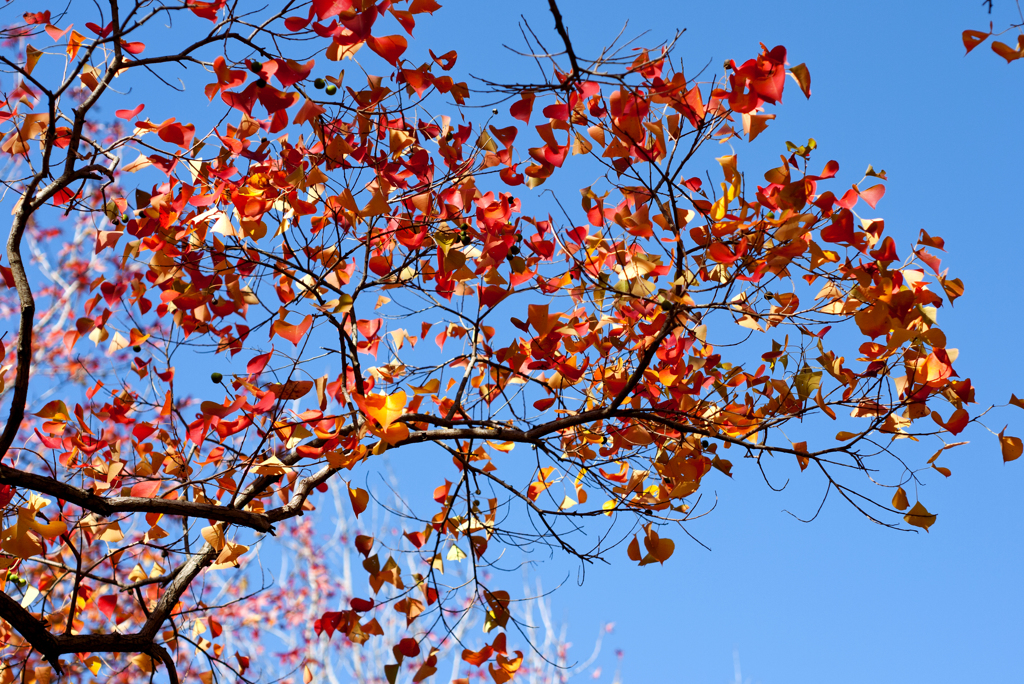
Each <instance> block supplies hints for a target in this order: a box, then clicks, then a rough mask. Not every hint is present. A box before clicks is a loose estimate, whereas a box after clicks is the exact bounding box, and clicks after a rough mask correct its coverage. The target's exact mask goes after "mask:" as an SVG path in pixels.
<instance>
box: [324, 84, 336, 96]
mask: <svg viewBox="0 0 1024 684" xmlns="http://www.w3.org/2000/svg"><path fill="white" fill-rule="evenodd" d="M324 92H325V93H327V94H328V95H333V94H334V93H336V92H338V86H336V85H334V84H333V83H331V84H330V85H329V86H327V88H326V89H325V90H324Z"/></svg>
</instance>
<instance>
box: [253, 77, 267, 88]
mask: <svg viewBox="0 0 1024 684" xmlns="http://www.w3.org/2000/svg"><path fill="white" fill-rule="evenodd" d="M256 87H257V88H266V87H267V82H266V81H264V80H263V79H262V78H261V79H260V80H258V81H256Z"/></svg>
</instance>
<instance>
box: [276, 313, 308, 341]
mask: <svg viewBox="0 0 1024 684" xmlns="http://www.w3.org/2000/svg"><path fill="white" fill-rule="evenodd" d="M311 325H313V316H312V315H307V316H306V317H305V318H303V319H302V322H301V323H299V324H298V325H290V324H288V323H286V322H285V321H284V319H281V320H279V321H274V324H273V325H271V326H270V333H271V335H273V334H277V335H278V336H280V337H283V338H284V339H286V340H288V341H289V342H291V343H292V344H294V345H295V346H296V347H297V346H299V340H301V339H302V336H303V335H305V334H306V331H307V330H309V327H310V326H311Z"/></svg>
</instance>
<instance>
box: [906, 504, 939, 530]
mask: <svg viewBox="0 0 1024 684" xmlns="http://www.w3.org/2000/svg"><path fill="white" fill-rule="evenodd" d="M937 517H938V516H937V515H935V514H934V513H929V512H928V509H927V508H925V507H924V506H922V505H921V502H920V501H918V502H917V503H916V504H914V507H913V508H911V509H910V512H909V513H907V514H906V515H905V516H903V519H904V520H906V521H907V524H908V525H913V526H914V527H920V528H922V529H924V531H925V532H927V531H928V528H929V527H931V526H932V525H934V524H935V519H936V518H937Z"/></svg>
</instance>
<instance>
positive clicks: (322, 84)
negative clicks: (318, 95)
mask: <svg viewBox="0 0 1024 684" xmlns="http://www.w3.org/2000/svg"><path fill="white" fill-rule="evenodd" d="M326 85H327V81H325V80H324V79H322V78H318V79H316V80H315V81H313V87H314V88H316V89H317V90H323V89H324V87H325V86H326Z"/></svg>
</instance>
